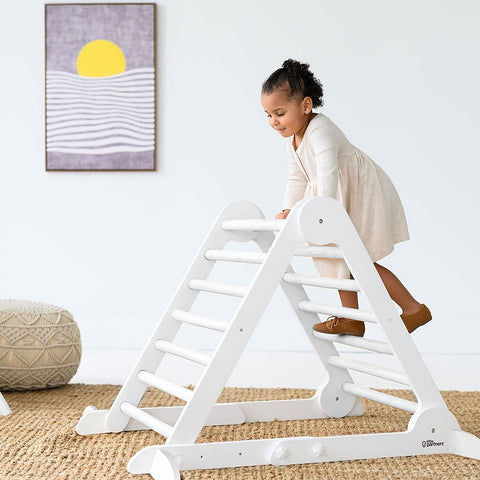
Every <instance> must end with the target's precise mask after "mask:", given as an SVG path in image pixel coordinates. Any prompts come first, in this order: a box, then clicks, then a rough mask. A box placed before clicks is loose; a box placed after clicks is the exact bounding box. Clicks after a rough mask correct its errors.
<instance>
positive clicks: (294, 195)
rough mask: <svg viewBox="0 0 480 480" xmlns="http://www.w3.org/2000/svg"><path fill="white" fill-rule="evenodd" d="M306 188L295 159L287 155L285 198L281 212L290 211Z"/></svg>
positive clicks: (303, 176) (304, 179)
mask: <svg viewBox="0 0 480 480" xmlns="http://www.w3.org/2000/svg"><path fill="white" fill-rule="evenodd" d="M306 188H307V178H306V177H305V175H304V173H303V172H302V171H301V170H300V168H299V166H298V165H297V162H295V159H293V158H292V156H291V155H288V178H287V187H286V189H285V196H284V199H283V207H282V208H283V210H290V209H291V208H292V207H293V206H294V205H295V204H296V203H297V202H298V201H299V200H301V199H302V198H303V195H304V194H305V189H306Z"/></svg>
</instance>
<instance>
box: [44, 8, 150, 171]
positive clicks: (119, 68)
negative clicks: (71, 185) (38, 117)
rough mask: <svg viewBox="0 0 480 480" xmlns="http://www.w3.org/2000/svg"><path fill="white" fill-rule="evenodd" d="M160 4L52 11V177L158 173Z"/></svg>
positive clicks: (48, 18) (48, 135)
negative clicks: (56, 173) (87, 173)
mask: <svg viewBox="0 0 480 480" xmlns="http://www.w3.org/2000/svg"><path fill="white" fill-rule="evenodd" d="M156 110H157V100H156V4H155V3H68V4H67V3H55V4H45V168H46V170H47V171H153V170H155V169H156V130H157V127H156Z"/></svg>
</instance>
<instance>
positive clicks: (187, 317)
mask: <svg viewBox="0 0 480 480" xmlns="http://www.w3.org/2000/svg"><path fill="white" fill-rule="evenodd" d="M172 318H174V319H175V320H178V321H179V322H184V323H189V324H190V325H196V326H197V327H203V328H208V329H209V330H216V331H218V332H225V330H227V328H228V327H229V325H230V324H229V322H227V321H226V320H215V319H213V318H207V317H203V316H200V315H194V314H193V313H190V312H185V311H184V310H174V311H173V312H172Z"/></svg>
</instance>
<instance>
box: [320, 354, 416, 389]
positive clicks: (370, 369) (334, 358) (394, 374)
mask: <svg viewBox="0 0 480 480" xmlns="http://www.w3.org/2000/svg"><path fill="white" fill-rule="evenodd" d="M328 363H329V364H330V365H334V366H335V367H340V368H345V369H348V370H355V371H357V372H362V373H366V374H368V375H373V376H374V377H380V378H385V379H386V380H391V381H392V382H397V383H401V384H403V385H410V382H409V380H408V378H407V377H406V375H404V374H403V373H402V372H398V371H396V370H391V369H389V368H383V367H377V366H376V365H372V364H371V363H366V362H359V361H357V360H353V359H350V358H342V357H339V356H338V355H331V356H329V357H328Z"/></svg>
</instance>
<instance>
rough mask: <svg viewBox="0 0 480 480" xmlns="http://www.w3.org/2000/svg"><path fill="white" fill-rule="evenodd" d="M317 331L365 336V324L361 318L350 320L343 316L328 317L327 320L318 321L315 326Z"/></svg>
mask: <svg viewBox="0 0 480 480" xmlns="http://www.w3.org/2000/svg"><path fill="white" fill-rule="evenodd" d="M313 329H314V330H315V331H316V332H320V333H335V334H337V335H354V336H355V337H363V335H364V333H365V324H364V323H363V322H360V321H359V320H350V319H349V318H342V317H328V319H327V321H326V322H322V323H316V324H315V325H314V326H313Z"/></svg>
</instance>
